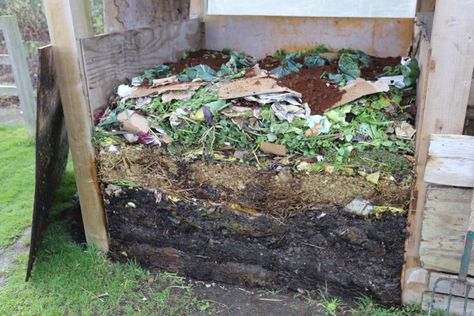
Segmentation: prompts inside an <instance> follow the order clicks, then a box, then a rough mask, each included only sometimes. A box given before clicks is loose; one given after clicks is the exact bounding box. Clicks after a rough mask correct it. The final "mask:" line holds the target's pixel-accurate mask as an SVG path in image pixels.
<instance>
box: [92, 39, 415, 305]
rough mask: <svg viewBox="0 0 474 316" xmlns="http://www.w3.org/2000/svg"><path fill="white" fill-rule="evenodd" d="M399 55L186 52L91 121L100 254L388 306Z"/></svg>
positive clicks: (410, 87)
mask: <svg viewBox="0 0 474 316" xmlns="http://www.w3.org/2000/svg"><path fill="white" fill-rule="evenodd" d="M417 76H418V68H417V64H416V61H415V60H413V59H409V58H375V57H370V56H368V55H367V54H365V53H363V52H361V51H357V50H349V49H347V50H340V51H338V52H333V51H329V50H327V49H326V48H324V47H318V48H315V49H313V50H308V51H305V52H299V53H286V52H284V51H278V52H276V53H275V55H274V56H268V57H266V58H264V59H262V60H260V61H256V60H255V59H254V58H252V57H250V56H247V55H246V54H245V53H240V52H236V51H232V50H226V51H222V52H218V51H206V50H201V51H197V52H187V53H185V56H183V58H182V59H181V60H180V61H179V62H177V63H173V64H164V65H158V66H156V67H154V68H152V69H149V70H145V71H144V73H143V74H142V75H141V76H139V77H136V78H131V80H130V81H129V82H126V83H123V84H122V85H120V86H118V88H117V91H116V93H115V98H114V100H113V102H111V104H110V106H109V107H108V108H107V109H105V110H102V111H99V112H97V113H95V119H96V129H95V135H94V141H95V143H96V145H97V146H96V147H97V157H98V171H99V175H100V179H101V182H102V184H103V192H104V197H105V202H106V210H107V217H108V223H109V231H110V235H111V252H112V254H113V255H114V256H115V257H116V258H118V259H124V258H129V257H134V258H136V259H137V260H138V261H139V262H140V263H142V264H143V265H145V266H148V267H150V268H152V269H166V270H170V271H175V272H178V273H182V274H186V275H188V276H190V277H194V278H197V279H204V280H211V279H212V280H217V281H222V282H229V283H238V284H244V285H247V286H265V287H286V288H290V289H294V290H297V289H316V288H321V287H324V288H325V289H328V291H330V292H331V293H333V294H338V295H343V296H347V297H356V296H360V295H361V294H370V295H372V296H374V297H375V298H376V299H378V300H379V301H381V302H384V303H396V302H399V299H400V272H401V266H402V264H403V244H404V241H405V238H406V232H405V216H404V211H405V210H406V208H407V205H408V201H409V194H410V188H411V183H412V163H411V161H412V159H413V158H412V155H413V150H414V141H413V138H414V133H415V130H414V128H413V124H414V114H415V113H416V107H415V104H414V100H415V87H414V84H415V82H416V78H417Z"/></svg>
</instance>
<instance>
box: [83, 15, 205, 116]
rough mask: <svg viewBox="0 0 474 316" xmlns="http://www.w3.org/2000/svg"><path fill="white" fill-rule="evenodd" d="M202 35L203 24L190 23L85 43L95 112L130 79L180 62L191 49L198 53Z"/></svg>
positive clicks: (182, 22)
mask: <svg viewBox="0 0 474 316" xmlns="http://www.w3.org/2000/svg"><path fill="white" fill-rule="evenodd" d="M200 34H201V28H200V22H199V20H198V19H190V20H186V21H175V22H170V23H167V24H164V25H161V26H157V27H155V28H144V29H138V30H130V31H125V32H122V33H112V34H105V35H99V36H95V37H92V38H87V39H82V40H81V46H82V54H83V60H84V67H85V72H86V80H87V87H88V92H89V99H90V105H91V109H92V110H95V109H98V108H100V107H103V106H105V105H107V103H108V102H107V101H108V98H109V97H110V95H111V92H112V91H113V89H114V88H115V87H116V86H117V85H118V84H120V83H122V82H123V81H124V80H125V79H126V78H131V77H134V76H137V75H140V74H141V73H143V70H144V69H147V68H150V67H153V66H156V65H160V64H162V63H164V62H171V61H176V60H178V59H179V57H180V56H181V54H182V53H183V52H184V51H185V50H187V49H198V48H199V46H200V40H201V35H200Z"/></svg>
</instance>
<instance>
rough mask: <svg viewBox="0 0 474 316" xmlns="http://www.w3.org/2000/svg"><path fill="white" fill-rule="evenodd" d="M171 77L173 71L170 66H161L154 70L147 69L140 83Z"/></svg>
mask: <svg viewBox="0 0 474 316" xmlns="http://www.w3.org/2000/svg"><path fill="white" fill-rule="evenodd" d="M170 75H171V69H170V67H169V66H166V65H159V66H155V67H153V68H150V69H147V70H145V71H144V72H143V75H141V76H140V77H139V78H140V81H141V82H143V80H144V79H147V80H148V82H149V83H151V82H152V81H153V79H158V78H165V77H168V76H170Z"/></svg>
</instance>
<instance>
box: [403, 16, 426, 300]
mask: <svg viewBox="0 0 474 316" xmlns="http://www.w3.org/2000/svg"><path fill="white" fill-rule="evenodd" d="M415 36H416V39H415V40H414V43H413V47H414V52H413V53H414V54H415V56H416V59H417V60H418V64H419V67H420V77H419V79H418V83H417V89H416V91H417V92H416V104H417V106H418V111H417V117H416V129H417V130H421V129H422V124H423V120H422V119H421V118H422V117H424V111H425V106H426V104H425V99H426V90H427V83H428V74H429V63H430V58H431V44H430V42H429V38H428V35H427V33H426V28H425V26H424V25H423V24H422V23H417V24H416V25H415ZM421 135H422V134H421V133H417V134H416V150H415V157H416V165H415V170H416V174H417V175H418V177H417V178H416V183H415V186H414V188H413V192H412V199H411V201H410V210H409V212H408V219H407V223H408V227H407V229H408V238H407V240H406V242H405V266H404V270H403V271H404V273H403V277H402V286H403V291H402V301H403V302H404V303H414V302H415V303H418V304H420V303H421V300H422V294H423V291H422V290H420V288H421V289H423V287H424V286H426V285H422V284H421V282H411V281H410V276H411V274H412V273H413V271H418V269H420V261H419V247H420V239H421V227H422V221H423V212H422V209H421V211H420V210H419V209H418V207H420V205H421V207H423V203H424V201H425V188H426V183H425V182H424V181H423V173H424V170H425V164H426V159H427V154H426V153H427V151H428V146H424V144H423V143H422V140H423V138H422V137H421Z"/></svg>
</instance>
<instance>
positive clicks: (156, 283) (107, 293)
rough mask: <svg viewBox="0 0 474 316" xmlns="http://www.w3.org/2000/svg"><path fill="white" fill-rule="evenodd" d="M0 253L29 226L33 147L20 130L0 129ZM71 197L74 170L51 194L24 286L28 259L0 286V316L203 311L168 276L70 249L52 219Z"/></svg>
mask: <svg viewBox="0 0 474 316" xmlns="http://www.w3.org/2000/svg"><path fill="white" fill-rule="evenodd" d="M0 161H1V162H2V163H1V164H0V175H1V177H0V178H1V180H2V190H0V245H1V246H0V247H4V246H7V245H9V244H11V243H12V242H13V241H14V239H15V237H17V236H18V235H19V234H20V233H21V232H22V231H23V229H24V228H26V227H27V226H29V225H30V224H31V211H32V201H33V193H34V144H33V143H31V142H29V141H28V140H27V138H26V131H25V130H24V129H23V128H15V127H6V126H0ZM75 192H76V187H75V182H74V174H73V171H72V165H71V164H70V163H69V164H68V167H67V170H66V174H65V177H64V180H63V183H62V185H61V188H60V189H59V191H58V192H57V194H56V196H55V201H54V209H53V211H52V214H53V216H52V218H51V221H52V223H51V224H50V226H49V228H48V230H47V232H46V234H45V236H44V245H43V249H42V251H41V252H40V254H39V256H38V258H37V259H36V264H35V267H34V269H33V276H32V279H31V280H30V281H29V282H28V283H25V282H24V278H25V266H26V261H27V257H26V255H24V256H21V257H20V258H17V263H18V264H17V265H16V266H15V267H14V268H13V269H11V271H9V272H8V279H7V282H6V284H5V286H3V287H0V302H1V303H0V315H150V314H153V315H186V314H199V313H200V312H204V311H209V309H210V304H209V302H207V301H199V300H198V299H196V298H195V296H194V295H193V292H192V288H191V286H190V285H188V284H186V283H185V282H184V280H183V279H182V278H181V277H179V276H176V275H174V274H170V273H161V274H158V275H156V274H153V275H152V274H151V273H149V272H147V271H145V270H143V269H141V268H140V267H139V266H138V265H137V264H135V263H128V264H119V263H111V262H110V261H109V260H108V259H107V257H106V256H105V255H104V254H102V253H101V252H100V251H99V250H98V249H96V248H93V247H89V248H87V249H85V248H84V247H83V246H81V245H78V244H77V243H74V242H73V241H72V240H71V238H70V236H69V235H68V234H67V232H66V224H65V223H64V222H63V221H61V220H60V219H59V216H57V215H58V214H59V213H60V211H61V210H64V209H66V208H68V207H71V206H72V205H71V200H72V197H73V195H74V194H75Z"/></svg>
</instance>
